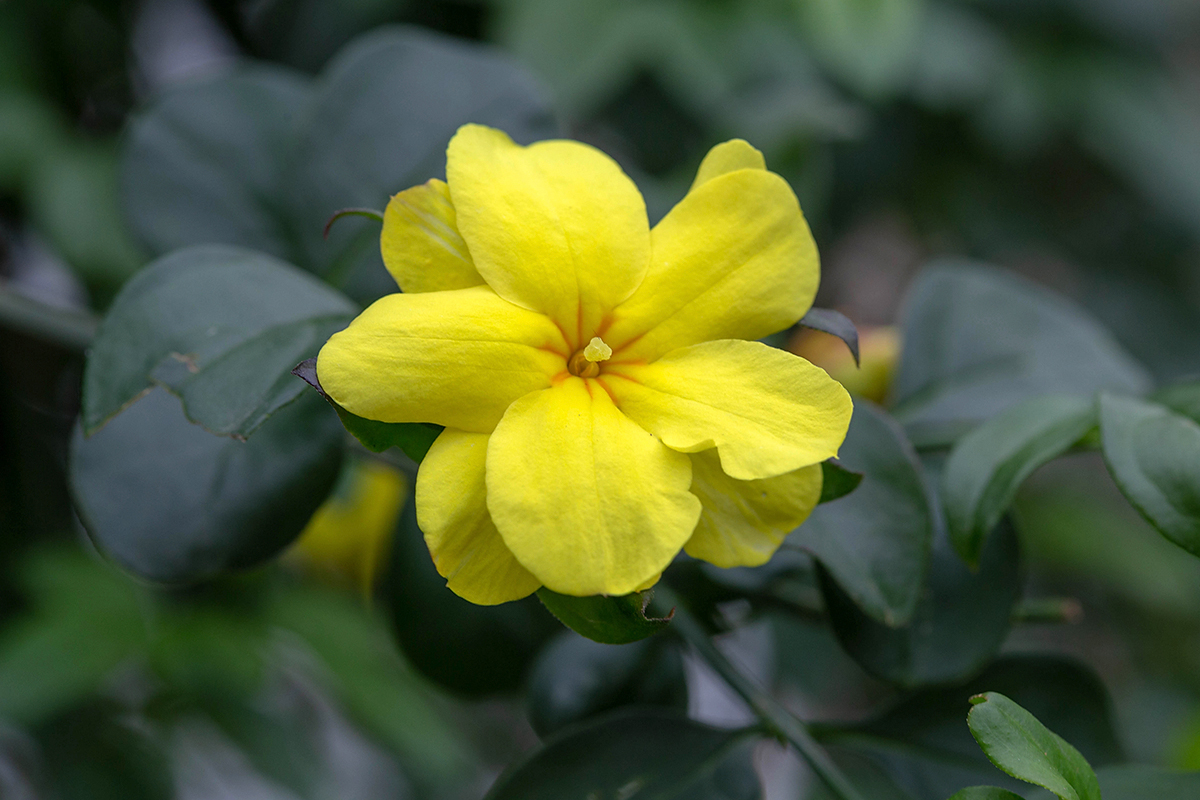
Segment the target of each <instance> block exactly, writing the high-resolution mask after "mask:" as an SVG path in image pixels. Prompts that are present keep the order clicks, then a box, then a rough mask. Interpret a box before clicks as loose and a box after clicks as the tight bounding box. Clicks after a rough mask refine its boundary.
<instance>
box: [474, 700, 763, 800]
mask: <svg viewBox="0 0 1200 800" xmlns="http://www.w3.org/2000/svg"><path fill="white" fill-rule="evenodd" d="M747 733H748V732H747V731H738V730H721V729H718V728H710V727H709V726H707V725H701V724H700V723H698V722H692V721H691V720H689V719H687V718H686V717H684V716H682V715H678V714H671V713H668V712H655V711H649V710H636V711H634V710H631V711H625V712H618V713H616V714H613V715H611V716H609V717H605V718H604V719H601V720H597V721H595V722H592V723H588V724H584V725H580V726H575V727H572V728H568V729H566V730H564V731H562V732H561V733H560V734H558V735H556V736H554V737H552V738H550V739H548V740H547V741H546V742H545V743H544V744H543V745H542V746H541V747H539V748H537V749H535V750H534V751H533V752H532V753H530V754H529V755H528V756H526V757H525V758H524V759H523V760H522V761H521V762H519V763H518V764H516V765H515V766H513V767H512V768H510V769H509V770H508V771H507V772H505V773H504V774H503V775H501V776H500V778H499V779H498V780H497V781H496V783H495V785H493V786H492V788H491V790H490V791H489V792H488V793H487V795H485V798H484V800H590V798H596V797H605V798H608V797H620V798H622V799H623V800H650V799H651V798H654V800H674V799H675V798H679V800H683V799H684V798H689V800H690V798H701V797H714V796H715V797H719V796H720V795H714V794H713V793H712V790H711V787H710V786H706V784H708V783H709V782H710V780H711V779H712V776H713V775H714V772H715V771H716V770H718V768H719V765H720V764H721V763H722V762H723V761H724V760H725V758H726V757H727V756H728V755H729V754H730V752H731V751H733V750H734V748H735V747H736V746H737V745H738V744H739V743H740V742H742V741H744V739H745V737H746V736H747ZM725 796H726V797H729V794H728V793H726V794H725Z"/></svg>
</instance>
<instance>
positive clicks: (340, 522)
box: [284, 460, 408, 598]
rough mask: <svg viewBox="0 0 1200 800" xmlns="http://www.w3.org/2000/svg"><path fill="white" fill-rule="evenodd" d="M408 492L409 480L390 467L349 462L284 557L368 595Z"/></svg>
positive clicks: (363, 462)
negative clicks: (335, 487) (332, 489)
mask: <svg viewBox="0 0 1200 800" xmlns="http://www.w3.org/2000/svg"><path fill="white" fill-rule="evenodd" d="M407 492H408V481H407V480H405V478H404V474H403V473H401V472H400V471H399V470H397V469H395V468H394V467H389V466H387V465H386V464H381V463H379V462H377V461H360V460H355V461H351V462H350V463H349V464H348V465H347V466H346V468H345V472H344V474H343V476H342V480H341V482H340V483H339V485H338V488H337V490H336V491H335V492H334V493H333V495H332V496H331V497H330V498H329V499H328V500H326V501H325V502H324V503H323V504H322V505H321V507H320V508H318V509H317V513H315V514H313V517H312V519H311V520H309V522H308V525H307V526H306V527H305V528H304V531H303V532H302V533H301V534H300V538H299V539H297V540H296V543H295V544H294V545H292V547H291V549H290V550H288V552H287V554H286V555H285V556H284V558H285V560H287V561H289V562H291V563H293V564H297V565H299V566H300V567H301V568H302V569H304V570H305V571H306V572H310V573H312V574H314V575H316V576H317V577H319V578H321V579H322V580H325V581H326V582H329V583H332V584H335V585H342V586H351V587H355V588H357V589H359V590H360V591H361V592H362V594H363V596H364V597H368V598H369V597H370V595H371V591H372V590H373V589H374V587H375V581H376V580H377V579H378V578H379V574H380V572H381V570H382V569H383V566H384V564H385V563H386V562H387V557H388V553H389V552H390V548H391V542H392V535H393V534H394V533H395V531H396V523H397V522H398V521H399V519H400V511H401V509H402V508H403V507H404V497H405V495H406V494H407Z"/></svg>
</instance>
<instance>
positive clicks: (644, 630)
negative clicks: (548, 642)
mask: <svg viewBox="0 0 1200 800" xmlns="http://www.w3.org/2000/svg"><path fill="white" fill-rule="evenodd" d="M653 594H654V593H653V592H652V591H651V590H647V591H644V592H633V593H632V594H627V595H622V596H620V597H608V596H605V595H594V596H592V597H571V596H569V595H565V594H558V593H557V592H552V591H550V590H549V589H547V588H545V587H542V588H541V589H538V592H537V596H538V599H539V600H541V601H542V605H544V606H545V607H546V608H547V609H548V610H549V611H550V613H551V614H553V615H554V616H556V617H557V618H558V621H559V622H561V623H562V624H563V625H566V626H567V627H568V628H570V629H571V630H573V631H575V632H576V633H578V634H579V635H580V636H586V637H587V638H589V639H591V640H592V641H593V642H600V643H601V644H629V643H630V642H637V641H640V640H642V639H645V638H646V637H647V636H653V635H654V634H655V633H658V632H659V631H661V630H662V629H663V628H665V627H667V625H669V624H670V622H671V617H673V616H674V615H675V611H674V609H672V610H671V613H670V614H668V615H667V616H666V617H663V618H655V617H647V616H646V607H647V606H648V605H650V599H651V598H652V597H653Z"/></svg>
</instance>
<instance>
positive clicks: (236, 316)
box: [82, 245, 357, 438]
mask: <svg viewBox="0 0 1200 800" xmlns="http://www.w3.org/2000/svg"><path fill="white" fill-rule="evenodd" d="M355 313H357V308H356V307H355V306H354V304H353V303H351V302H350V301H349V300H348V299H346V297H344V296H343V295H341V294H339V293H338V292H336V291H335V290H333V289H331V288H330V287H328V286H327V285H325V284H323V283H321V282H320V281H318V280H316V279H315V278H313V277H312V276H310V275H307V274H305V273H304V272H301V271H300V270H297V269H296V268H294V267H291V266H289V265H288V264H286V263H284V262H282V261H278V260H277V259H274V258H272V257H270V256H265V255H262V254H259V253H254V252H251V251H248V250H242V249H240V248H234V247H227V246H224V245H208V246H203V247H195V248H189V249H186V250H180V251H178V252H175V253H172V254H171V255H168V256H165V257H163V258H161V259H159V260H158V261H157V262H155V263H154V264H152V265H151V266H150V267H148V268H147V269H146V270H144V271H143V272H141V273H140V274H138V275H137V277H135V278H134V279H133V280H131V281H130V282H129V283H128V284H126V285H125V288H124V289H122V291H121V293H120V294H119V295H118V296H117V299H116V301H115V302H114V303H113V306H112V308H111V309H110V310H109V313H108V315H107V316H106V317H105V318H104V321H103V322H102V323H101V324H100V328H99V330H98V331H97V334H96V339H95V342H94V343H93V345H92V349H91V352H90V354H89V356H88V361H87V367H86V369H85V372H84V401H83V414H82V416H83V425H84V430H85V432H86V433H88V434H89V435H91V434H92V433H94V432H95V431H96V430H97V429H98V428H99V427H100V426H101V425H103V424H104V423H105V422H107V421H108V420H109V419H110V418H112V416H113V415H114V414H116V413H118V412H119V411H120V410H121V409H122V408H124V407H125V406H127V405H129V404H130V403H131V402H133V401H134V400H136V399H137V398H138V397H140V396H141V395H142V394H144V393H145V392H146V391H147V390H148V389H149V388H150V387H151V386H152V385H154V384H155V383H159V384H162V385H164V386H166V387H167V388H169V389H170V390H171V391H172V392H174V393H176V394H178V395H179V396H180V397H181V398H182V400H183V404H184V411H185V413H186V414H187V415H188V418H189V419H191V420H193V421H195V422H197V423H199V424H200V425H202V426H204V427H205V428H206V429H208V430H209V431H211V432H213V433H218V434H229V435H233V436H235V437H243V438H244V437H246V436H249V435H250V434H251V433H252V432H253V431H254V430H255V429H256V428H257V427H258V426H259V425H261V424H262V423H263V422H264V421H265V420H266V419H267V418H268V417H270V416H271V414H273V413H275V411H277V410H278V409H279V408H281V407H282V406H284V405H286V404H287V403H290V402H291V401H293V400H295V399H296V398H297V397H298V396H300V394H301V392H303V391H304V387H303V384H301V383H300V382H299V381H297V380H296V379H294V378H293V377H292V376H291V375H290V374H289V373H290V372H291V369H292V366H293V365H295V363H296V362H297V361H299V360H301V359H302V358H304V357H305V356H308V355H312V354H313V353H315V352H316V351H317V350H318V348H320V346H321V345H322V344H323V343H324V342H325V340H326V339H328V338H329V336H330V335H331V334H332V333H334V332H335V331H337V330H339V329H341V328H343V327H345V326H346V325H347V324H348V323H349V322H350V320H351V319H352V318H353V317H354V315H355Z"/></svg>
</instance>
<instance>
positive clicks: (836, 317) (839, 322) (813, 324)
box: [800, 308, 860, 364]
mask: <svg viewBox="0 0 1200 800" xmlns="http://www.w3.org/2000/svg"><path fill="white" fill-rule="evenodd" d="M800 324H801V325H802V326H804V327H805V328H812V329H813V330H814V331H821V332H822V333H828V334H830V335H831V336H836V337H838V338H839V339H841V340H842V341H843V342H845V343H846V347H848V348H850V355H852V356H854V363H855V364H858V363H860V362H859V357H858V328H856V327H854V323H853V322H851V320H850V318H849V317H847V316H846V315H845V314H843V313H842V312H840V311H834V310H833V309H832V308H810V309H809V310H808V313H807V314H805V315H804V318H803V319H801V320H800Z"/></svg>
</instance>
